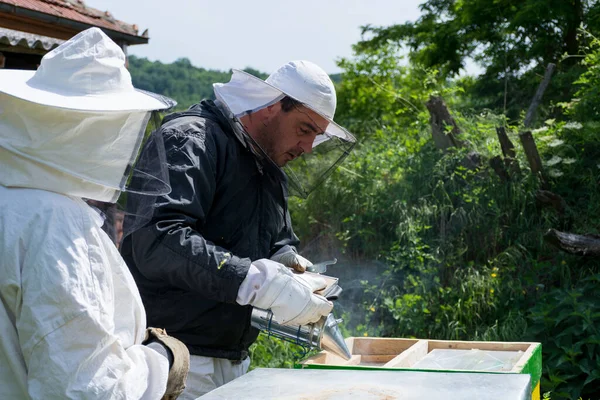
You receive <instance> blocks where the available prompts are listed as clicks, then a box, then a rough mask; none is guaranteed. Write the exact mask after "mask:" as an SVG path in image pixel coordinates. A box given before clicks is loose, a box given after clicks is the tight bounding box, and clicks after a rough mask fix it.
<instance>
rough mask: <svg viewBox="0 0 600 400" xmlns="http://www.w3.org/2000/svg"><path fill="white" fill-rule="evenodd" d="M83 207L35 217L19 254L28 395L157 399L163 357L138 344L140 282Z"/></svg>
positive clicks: (162, 378)
mask: <svg viewBox="0 0 600 400" xmlns="http://www.w3.org/2000/svg"><path fill="white" fill-rule="evenodd" d="M84 207H85V206H81V207H77V206H76V207H67V208H64V207H63V208H58V209H56V210H55V213H54V215H52V216H50V217H49V218H47V216H44V218H40V226H39V229H37V230H36V232H40V233H39V237H37V238H34V240H33V241H32V242H31V244H32V245H33V246H32V247H33V248H32V249H31V250H32V251H28V252H27V257H28V259H27V260H23V261H24V262H23V264H22V265H23V270H22V271H21V277H22V283H21V290H22V299H23V304H22V308H21V311H20V313H19V315H18V316H17V321H16V325H17V329H18V333H19V340H20V343H21V349H22V351H23V357H24V360H25V363H26V365H27V369H28V376H27V386H28V388H27V389H28V392H29V395H30V396H31V397H32V398H33V399H37V398H44V399H47V398H61V399H67V398H68V399H115V398H118V399H160V398H161V397H162V394H163V393H164V391H165V388H166V382H167V377H168V368H169V367H168V361H167V360H166V359H165V358H164V357H163V356H161V355H159V354H158V353H157V352H155V351H153V350H151V349H149V348H147V347H145V346H143V345H141V344H140V343H141V341H142V340H143V335H144V331H145V314H144V311H143V307H142V306H141V301H140V300H139V293H138V292H137V288H136V287H135V284H134V283H133V279H132V278H131V275H129V271H128V270H127V268H126V266H125V265H124V262H123V260H122V258H121V257H120V255H119V254H118V252H117V249H116V248H114V245H112V243H110V242H109V239H108V237H106V235H105V234H104V232H102V231H101V230H100V229H99V227H98V226H97V223H96V222H95V221H94V220H93V217H92V216H91V215H90V214H89V213H88V212H87V210H85V209H84ZM111 246H112V248H111Z"/></svg>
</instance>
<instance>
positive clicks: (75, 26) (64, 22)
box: [0, 3, 148, 46]
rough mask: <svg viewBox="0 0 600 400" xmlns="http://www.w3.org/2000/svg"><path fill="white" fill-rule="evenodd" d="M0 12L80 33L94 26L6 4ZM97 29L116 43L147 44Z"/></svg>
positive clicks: (105, 29)
mask: <svg viewBox="0 0 600 400" xmlns="http://www.w3.org/2000/svg"><path fill="white" fill-rule="evenodd" d="M0 12H6V13H9V14H14V15H20V16H23V17H27V18H31V19H34V20H37V21H42V22H46V23H50V24H56V25H60V26H63V27H65V28H68V29H72V30H74V31H76V32H81V31H84V30H86V29H88V28H91V27H92V26H95V25H90V24H86V23H83V22H79V21H73V20H71V19H68V18H62V17H58V16H55V15H49V14H46V13H42V12H39V11H35V10H30V9H28V8H24V7H19V6H15V5H11V4H6V3H0ZM99 28H100V29H102V30H103V31H104V32H105V33H106V34H107V35H108V36H109V37H110V38H111V39H113V40H115V41H117V42H125V43H127V44H128V45H130V46H131V45H136V44H147V43H148V38H147V37H142V36H137V35H131V34H128V33H125V32H119V31H115V30H113V29H108V28H104V27H99Z"/></svg>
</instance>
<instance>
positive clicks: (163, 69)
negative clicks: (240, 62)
mask: <svg viewBox="0 0 600 400" xmlns="http://www.w3.org/2000/svg"><path fill="white" fill-rule="evenodd" d="M129 71H130V72H131V79H132V81H133V85H134V86H135V87H137V88H139V89H143V90H148V91H150V92H155V93H160V94H163V95H165V96H169V97H171V98H173V99H175V100H176V101H177V103H178V105H177V108H178V109H186V108H188V107H189V106H190V105H192V104H195V103H198V102H199V101H200V100H202V99H214V93H213V88H212V85H213V83H217V82H228V81H229V78H230V77H231V71H228V72H224V71H216V70H207V69H204V68H197V67H194V66H193V65H192V63H191V62H190V60H188V59H187V58H180V59H178V60H177V61H175V62H174V63H172V64H163V63H161V62H160V61H154V62H152V61H148V60H147V59H146V58H138V57H136V56H129ZM245 71H246V72H248V73H250V74H252V75H254V76H258V77H259V78H262V79H265V78H266V77H267V75H266V74H264V73H261V72H259V71H257V70H255V69H252V68H246V69H245Z"/></svg>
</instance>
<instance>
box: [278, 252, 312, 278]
mask: <svg viewBox="0 0 600 400" xmlns="http://www.w3.org/2000/svg"><path fill="white" fill-rule="evenodd" d="M271 260H273V261H275V262H278V263H280V264H283V265H285V266H286V267H288V268H291V269H293V270H294V271H296V272H299V273H302V272H304V271H306V268H307V267H310V266H311V265H313V264H312V263H311V262H310V261H308V260H307V259H306V258H304V257H302V256H301V255H300V254H297V253H296V252H294V251H291V250H290V251H288V252H285V253H281V254H277V255H274V256H273V257H271Z"/></svg>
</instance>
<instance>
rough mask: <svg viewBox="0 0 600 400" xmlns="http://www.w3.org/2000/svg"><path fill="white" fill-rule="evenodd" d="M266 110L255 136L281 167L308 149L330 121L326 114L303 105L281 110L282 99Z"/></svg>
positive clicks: (307, 151)
mask: <svg viewBox="0 0 600 400" xmlns="http://www.w3.org/2000/svg"><path fill="white" fill-rule="evenodd" d="M267 113H268V117H267V118H265V119H264V120H263V121H262V124H261V126H260V127H259V129H258V130H257V132H256V135H255V136H254V139H255V140H256V142H257V143H258V144H259V145H260V146H261V147H262V149H263V150H264V151H265V152H266V153H267V155H268V156H269V157H270V158H271V160H273V161H274V162H275V164H277V165H278V166H280V167H283V166H285V165H286V164H287V163H288V162H290V161H292V160H293V159H295V158H298V157H300V156H301V155H302V154H304V153H310V152H311V151H312V146H313V142H314V141H315V138H316V137H317V135H318V134H321V133H323V132H324V131H325V129H326V128H327V125H328V124H329V122H328V121H327V120H326V119H325V118H323V117H321V116H320V115H319V114H317V113H316V112H314V111H312V110H310V109H308V108H306V107H304V106H302V105H299V106H294V107H292V109H291V110H289V111H284V110H282V109H281V103H276V104H274V105H272V106H270V108H269V110H267Z"/></svg>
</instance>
